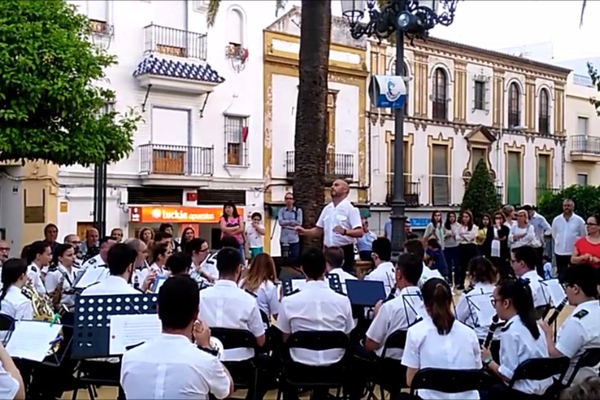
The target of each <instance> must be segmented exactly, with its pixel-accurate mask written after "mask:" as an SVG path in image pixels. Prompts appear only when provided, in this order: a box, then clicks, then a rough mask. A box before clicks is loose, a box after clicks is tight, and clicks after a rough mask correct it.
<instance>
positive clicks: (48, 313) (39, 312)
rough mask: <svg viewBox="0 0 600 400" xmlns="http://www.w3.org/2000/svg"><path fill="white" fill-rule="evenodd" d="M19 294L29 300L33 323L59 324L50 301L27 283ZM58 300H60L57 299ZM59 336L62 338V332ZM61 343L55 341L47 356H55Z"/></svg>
mask: <svg viewBox="0 0 600 400" xmlns="http://www.w3.org/2000/svg"><path fill="white" fill-rule="evenodd" d="M61 287H62V286H61ZM21 293H23V295H24V296H25V297H27V298H28V299H29V300H31V306H32V307H33V319H34V320H35V321H44V322H52V321H54V323H57V324H60V318H58V319H56V320H55V318H54V316H55V313H54V309H53V307H52V301H50V299H49V298H47V297H46V296H42V295H40V294H39V293H38V291H37V290H35V287H34V286H33V285H32V284H31V282H30V281H28V282H27V283H26V284H25V286H23V288H22V289H21ZM59 299H60V298H59ZM59 336H62V330H61V332H60V333H59ZM60 345H61V342H60V341H57V342H56V343H54V345H53V346H52V347H51V348H50V350H49V351H48V354H47V356H51V355H53V354H56V352H57V351H58V349H59V348H60Z"/></svg>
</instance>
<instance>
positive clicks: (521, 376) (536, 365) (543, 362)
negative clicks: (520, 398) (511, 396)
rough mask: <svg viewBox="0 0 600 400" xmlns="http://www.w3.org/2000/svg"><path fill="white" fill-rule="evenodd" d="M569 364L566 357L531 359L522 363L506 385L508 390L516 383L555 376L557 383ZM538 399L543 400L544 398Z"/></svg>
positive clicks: (563, 375) (561, 378) (560, 380)
mask: <svg viewBox="0 0 600 400" xmlns="http://www.w3.org/2000/svg"><path fill="white" fill-rule="evenodd" d="M569 363H570V360H569V358H568V357H556V358H532V359H529V360H527V361H524V362H522V363H521V364H519V366H518V367H517V369H516V370H515V372H514V374H513V377H512V379H511V380H510V382H509V383H508V388H509V389H512V387H513V386H514V384H515V382H517V381H521V380H528V381H541V380H544V379H548V378H553V377H555V376H557V375H558V376H559V378H558V381H559V382H562V380H563V379H564V377H565V374H566V373H567V369H568V368H569ZM549 389H551V388H549ZM539 397H540V398H545V396H539Z"/></svg>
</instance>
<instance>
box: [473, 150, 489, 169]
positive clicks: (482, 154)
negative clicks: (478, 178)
mask: <svg viewBox="0 0 600 400" xmlns="http://www.w3.org/2000/svg"><path fill="white" fill-rule="evenodd" d="M486 159H487V149H484V148H481V147H473V148H472V149H471V171H472V172H474V171H475V168H476V167H477V164H478V163H479V160H484V161H486ZM486 166H487V161H486Z"/></svg>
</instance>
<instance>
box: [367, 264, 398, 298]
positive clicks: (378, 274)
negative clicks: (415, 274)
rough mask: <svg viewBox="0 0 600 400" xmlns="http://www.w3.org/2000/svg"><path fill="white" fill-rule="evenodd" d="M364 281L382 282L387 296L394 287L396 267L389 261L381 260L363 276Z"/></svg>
mask: <svg viewBox="0 0 600 400" xmlns="http://www.w3.org/2000/svg"><path fill="white" fill-rule="evenodd" d="M364 279H365V281H379V282H383V287H384V289H385V296H386V297H387V296H389V295H390V292H391V291H392V289H393V288H395V287H396V269H395V268H394V264H392V263H391V262H389V261H386V262H382V263H381V264H379V265H378V266H377V267H375V269H374V270H373V271H371V272H369V273H368V274H367V275H366V276H365V278H364Z"/></svg>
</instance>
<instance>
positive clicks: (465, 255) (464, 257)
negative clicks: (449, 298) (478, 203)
mask: <svg viewBox="0 0 600 400" xmlns="http://www.w3.org/2000/svg"><path fill="white" fill-rule="evenodd" d="M476 237H477V225H475V224H474V223H473V214H471V212H470V211H465V212H463V213H462V218H461V225H460V226H459V228H458V233H457V235H456V238H457V240H458V248H459V249H460V250H459V251H460V268H458V273H455V275H454V278H455V282H454V283H455V284H456V289H458V290H464V288H465V274H466V273H467V269H468V267H469V262H470V261H471V259H472V258H474V257H477V245H476V244H475V238H476Z"/></svg>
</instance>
